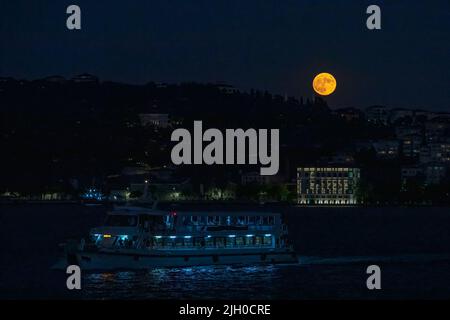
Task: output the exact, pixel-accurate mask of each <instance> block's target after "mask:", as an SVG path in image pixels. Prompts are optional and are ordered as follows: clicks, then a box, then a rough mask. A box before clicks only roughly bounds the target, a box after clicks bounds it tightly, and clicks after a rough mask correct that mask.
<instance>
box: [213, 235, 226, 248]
mask: <svg viewBox="0 0 450 320" xmlns="http://www.w3.org/2000/svg"><path fill="white" fill-rule="evenodd" d="M214 244H215V246H216V247H219V248H221V247H225V238H223V237H217V238H215V242H214Z"/></svg>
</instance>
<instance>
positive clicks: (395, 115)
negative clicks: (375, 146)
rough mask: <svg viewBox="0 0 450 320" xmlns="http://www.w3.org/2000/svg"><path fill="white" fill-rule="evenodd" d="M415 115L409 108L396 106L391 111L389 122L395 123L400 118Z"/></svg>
mask: <svg viewBox="0 0 450 320" xmlns="http://www.w3.org/2000/svg"><path fill="white" fill-rule="evenodd" d="M413 117H414V111H413V110H409V109H401V108H395V109H392V110H391V111H390V112H389V123H395V122H397V121H398V120H402V119H405V118H411V120H412V119H413Z"/></svg>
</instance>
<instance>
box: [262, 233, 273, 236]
mask: <svg viewBox="0 0 450 320" xmlns="http://www.w3.org/2000/svg"><path fill="white" fill-rule="evenodd" d="M271 236H272V235H271V234H270V233H266V234H265V235H264V237H271Z"/></svg>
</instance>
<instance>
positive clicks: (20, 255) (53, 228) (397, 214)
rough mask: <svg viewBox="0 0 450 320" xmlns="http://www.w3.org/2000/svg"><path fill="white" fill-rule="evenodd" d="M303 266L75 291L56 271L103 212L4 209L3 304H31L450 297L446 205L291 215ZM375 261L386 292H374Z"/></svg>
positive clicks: (116, 277) (92, 281)
mask: <svg viewBox="0 0 450 320" xmlns="http://www.w3.org/2000/svg"><path fill="white" fill-rule="evenodd" d="M272 211H280V212H283V213H285V214H286V220H287V221H288V225H289V229H290V233H291V235H292V238H293V240H294V242H295V247H296V250H297V252H298V253H299V255H300V257H301V263H300V264H299V265H266V266H214V267H212V266H210V267H189V268H171V269H164V268H161V269H152V270H148V271H136V272H114V273H112V272H105V273H91V274H83V279H82V290H81V291H80V292H75V293H74V292H72V291H68V290H67V289H66V288H65V280H66V275H65V274H64V273H63V272H60V271H53V270H51V269H50V267H51V266H52V265H53V264H54V263H55V261H56V259H57V257H58V243H60V242H63V241H64V240H65V239H67V238H70V237H74V238H79V237H80V236H82V235H83V234H84V233H85V232H87V231H88V230H89V228H90V227H92V226H93V225H97V224H99V222H100V221H101V220H102V217H103V215H104V212H105V209H104V208H102V207H83V206H78V205H24V206H2V207H0V226H1V228H2V232H1V235H0V250H1V251H0V263H1V264H0V298H3V299H5V298H6V299H12V298H26V299H31V298H33V299H36V298H38V299H47V298H53V299H54V298H56V299H72V298H81V299H108V298H125V299H134V298H136V299H142V298H150V299H156V298H159V299H448V298H450V232H449V231H450V211H449V209H447V208H308V209H305V208H288V209H282V208H278V209H276V210H275V209H273V210H272ZM371 264H377V265H379V266H380V267H381V271H382V289H381V290H379V291H369V290H368V289H367V288H366V279H367V275H366V268H367V266H369V265H371Z"/></svg>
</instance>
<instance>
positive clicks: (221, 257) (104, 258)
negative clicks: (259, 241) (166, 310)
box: [66, 249, 298, 270]
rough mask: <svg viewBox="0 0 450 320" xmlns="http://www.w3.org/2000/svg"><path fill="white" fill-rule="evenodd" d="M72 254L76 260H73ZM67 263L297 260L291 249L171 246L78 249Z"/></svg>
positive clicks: (139, 265) (117, 265)
mask: <svg viewBox="0 0 450 320" xmlns="http://www.w3.org/2000/svg"><path fill="white" fill-rule="evenodd" d="M75 257H76V260H75ZM66 263H67V264H77V265H79V266H80V268H81V269H82V270H130V269H131V270H133V269H149V268H157V267H188V266H201V265H233V264H261V263H265V264H274V263H298V258H297V256H296V254H295V252H293V251H291V250H287V249H272V250H267V249H266V250H227V249H224V250H201V252H199V251H198V250H197V251H194V250H189V251H187V250H174V251H170V252H157V251H156V250H155V251H153V252H146V253H143V252H139V251H134V252H110V251H98V252H78V253H76V255H72V257H71V259H68V261H66Z"/></svg>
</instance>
